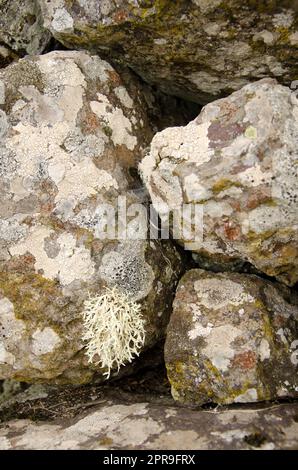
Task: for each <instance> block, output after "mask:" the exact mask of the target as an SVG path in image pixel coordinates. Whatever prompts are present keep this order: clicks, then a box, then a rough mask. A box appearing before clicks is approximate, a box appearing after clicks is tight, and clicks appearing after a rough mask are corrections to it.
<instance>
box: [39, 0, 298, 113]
mask: <svg viewBox="0 0 298 470" xmlns="http://www.w3.org/2000/svg"><path fill="white" fill-rule="evenodd" d="M39 1H40V4H41V8H42V11H43V15H44V21H45V23H44V24H45V26H46V27H47V28H49V30H50V31H51V32H52V34H53V35H54V36H55V37H56V38H57V39H58V40H59V41H61V42H62V43H63V44H64V45H65V46H67V47H68V48H70V49H73V48H75V49H76V48H79V49H82V48H83V49H84V48H87V49H89V50H91V51H92V52H95V51H96V52H97V53H98V54H99V55H100V56H103V55H105V54H106V55H107V57H113V58H114V59H115V60H117V61H118V62H121V63H125V64H128V65H129V66H130V67H131V68H132V69H133V70H134V71H135V72H137V73H138V74H139V75H140V76H141V77H142V78H143V79H144V80H145V81H147V82H149V83H151V84H155V85H157V86H158V87H159V88H160V89H161V90H163V91H165V92H166V93H170V94H174V95H177V96H182V97H184V98H187V99H190V100H192V101H197V102H199V103H203V104H204V103H206V102H208V101H210V100H212V99H215V98H218V97H221V96H223V95H226V94H229V93H231V92H232V91H234V90H237V89H239V88H241V87H242V86H244V85H245V84H247V83H248V82H250V81H253V80H257V79H260V78H263V77H265V76H272V77H276V78H278V79H279V80H280V81H281V82H282V83H284V84H287V85H289V84H290V82H291V81H292V80H295V77H296V78H297V73H298V69H297V63H298V49H297V44H298V31H297V11H298V2H297V0H276V1H275V0H273V1H264V0H262V1H259V0H256V1H255V0H241V1H240V0H175V1H172V0H138V1H136V0H117V1H113V0H105V1H100V2H99V1H97V0H71V1H69V0H67V1H66V0H52V1H51V2H48V1H47V0H39Z"/></svg>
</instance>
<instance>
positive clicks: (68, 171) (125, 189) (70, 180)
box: [0, 51, 181, 384]
mask: <svg viewBox="0 0 298 470" xmlns="http://www.w3.org/2000/svg"><path fill="white" fill-rule="evenodd" d="M128 82H129V85H128V86H127V87H126V86H124V82H123V81H122V79H121V77H120V76H119V75H118V73H117V72H116V71H115V70H114V69H113V68H112V67H111V66H110V65H109V64H108V63H107V62H105V61H103V60H101V59H100V58H98V57H96V56H91V55H89V54H87V53H85V52H70V51H59V52H58V51H56V52H51V53H49V54H45V55H41V56H34V57H27V58H25V59H21V60H19V61H18V62H17V63H14V64H11V65H10V66H8V67H7V68H6V69H2V70H1V71H0V103H1V105H0V140H1V144H0V200H1V205H0V215H1V219H0V378H13V379H15V380H19V381H25V382H28V381H32V382H34V381H48V382H52V383H73V384H78V383H83V382H89V381H91V380H92V379H93V378H95V376H96V377H97V378H96V380H102V379H103V372H107V371H105V370H103V369H102V368H101V365H100V363H99V364H96V361H94V362H91V363H88V358H87V356H86V354H85V353H86V350H85V346H86V342H85V341H83V337H85V338H86V337H87V336H88V334H89V336H90V331H91V330H88V331H85V329H86V328H87V327H88V325H87V326H86V324H85V323H83V317H82V312H83V311H84V310H85V304H86V301H87V299H88V300H89V301H90V299H91V302H93V304H92V305H93V306H95V307H94V308H95V310H96V309H98V310H97V313H98V315H99V321H101V322H102V323H103V321H105V324H108V323H109V322H108V320H107V318H106V317H105V315H102V316H101V317H100V314H101V313H103V312H106V313H107V314H109V315H114V314H115V312H117V308H118V307H119V309H120V311H121V312H122V311H125V312H124V313H125V315H126V314H127V311H126V310H128V316H126V317H125V318H126V324H127V322H128V323H129V328H131V329H132V335H133V325H134V323H133V322H134V316H133V312H134V311H136V312H137V313H138V315H141V317H142V322H145V326H144V329H145V343H144V344H142V345H141V344H139V349H138V351H139V352H140V351H141V350H143V349H146V348H148V347H150V346H152V345H154V344H155V343H156V342H157V341H158V339H160V338H161V337H162V336H163V335H164V331H165V326H166V324H167V321H168V316H169V313H170V310H171V302H172V293H173V291H174V286H175V283H176V280H177V277H178V276H179V273H180V269H181V264H180V256H179V255H178V253H177V251H176V249H175V248H174V247H173V245H172V244H171V242H169V241H165V242H159V241H156V240H155V241H154V240H152V241H149V240H148V239H147V238H146V235H145V236H144V237H143V236H142V235H144V234H143V232H142V230H144V231H146V225H145V227H144V223H145V222H146V218H145V215H144V213H145V214H146V207H145V204H146V198H145V196H144V194H143V191H142V188H141V187H140V183H139V182H138V180H137V178H136V176H135V174H136V173H137V171H136V165H137V162H138V160H139V159H140V156H141V154H142V152H143V149H144V147H146V146H147V145H148V143H149V141H150V139H151V137H152V130H151V128H150V125H149V124H148V120H147V116H146V105H145V103H144V99H143V96H142V93H141V91H140V90H139V88H138V86H137V82H135V81H134V78H133V76H130V80H128ZM142 204H143V205H142ZM126 209H127V210H126ZM138 211H140V214H139V216H138V217H137V215H138ZM126 215H127V223H126V222H125V217H126ZM116 216H117V217H118V220H116V219H115V218H116ZM115 220H116V221H115ZM116 222H118V225H116V229H119V230H117V231H115V232H113V230H112V231H110V230H111V229H113V227H114V224H116ZM142 223H143V225H142ZM107 227H108V229H109V231H107V230H106V228H107ZM138 235H139V236H138ZM140 235H141V236H140ZM107 287H108V288H110V289H111V290H112V294H111V295H112V300H113V301H115V298H116V297H117V295H118V294H117V292H118V293H119V295H120V297H119V296H118V297H117V298H116V301H115V302H116V304H117V299H118V298H119V299H120V300H119V302H120V304H121V305H119V304H117V305H116V307H115V308H116V309H115V310H113V309H112V311H111V309H110V310H109V304H108V303H104V300H103V299H102V298H101V299H100V298H99V297H100V296H102V295H104V294H105V293H106V292H107V291H106V288H107ZM115 289H116V293H115ZM109 292H110V291H109ZM116 294H117V295H116ZM121 296H122V297H121ZM123 296H127V297H129V299H128V303H127V304H125V302H126V300H125V298H124V297H123ZM123 299H124V300H123ZM121 302H122V303H121ZM123 302H124V304H125V308H124V310H123V309H122V307H123ZM132 303H133V304H132ZM88 305H89V307H90V303H89V304H88ZM131 305H132V308H130V307H131ZM139 305H141V311H140V309H139ZM89 307H88V308H89ZM99 307H100V308H99ZM121 309H122V310H121ZM125 309H126V310H125ZM89 312H90V309H89ZM91 313H92V312H91ZM95 313H96V312H95ZM129 315H131V317H129ZM109 318H110V317H109ZM121 318H122V317H121ZM123 318H124V317H123ZM89 320H90V318H89ZM142 322H139V326H140V325H141V326H142V324H143V323H142ZM121 325H122V324H121ZM121 325H120V329H121ZM110 326H111V331H112V328H114V331H115V329H116V328H117V325H116V326H115V324H113V325H112V323H111V324H110ZM95 327H96V325H95ZM95 327H94V325H93V327H92V328H93V329H92V331H93V332H94V334H95V333H96V331H95V330H96V328H95ZM90 328H91V326H90ZM125 331H128V330H125ZM106 338H107V341H109V342H110V344H111V343H112V338H109V337H107V336H106ZM141 338H143V336H141ZM89 339H90V338H89ZM91 339H92V338H91ZM115 341H116V342H117V337H116V338H115ZM141 342H142V341H141ZM104 344H105V343H104ZM114 344H116V343H115V342H114ZM117 344H118V343H117ZM101 345H102V343H101V342H100V340H98V349H100V347H101ZM141 346H142V347H141ZM104 353H105V354H106V355H107V354H108V353H109V351H106V350H105V351H104ZM128 356H129V355H127V354H126V357H128ZM91 359H92V357H91ZM99 359H100V358H99ZM97 362H98V361H97ZM117 364H118V363H117ZM118 365H119V364H118ZM123 369H124V370H125V367H123ZM109 372H110V371H108V373H109ZM115 374H117V370H115V371H114V372H113V373H112V375H115Z"/></svg>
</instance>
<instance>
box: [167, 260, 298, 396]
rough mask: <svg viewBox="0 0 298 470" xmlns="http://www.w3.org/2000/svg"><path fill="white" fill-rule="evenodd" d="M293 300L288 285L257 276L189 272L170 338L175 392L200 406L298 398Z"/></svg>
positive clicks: (297, 317) (297, 323)
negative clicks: (204, 404)
mask: <svg viewBox="0 0 298 470" xmlns="http://www.w3.org/2000/svg"><path fill="white" fill-rule="evenodd" d="M296 300H297V299H296ZM292 301H294V299H293V298H292V297H291V296H290V292H289V290H288V288H286V287H284V286H281V285H278V284H273V283H271V282H269V281H265V280H263V279H261V278H259V277H257V276H254V275H245V274H238V273H218V274H215V273H210V272H207V271H203V270H200V269H194V270H191V271H189V272H187V273H186V274H185V275H184V276H183V277H182V279H181V281H180V283H179V286H178V289H177V293H176V297H175V301H174V307H173V314H172V316H171V320H170V323H169V326H168V331H167V338H166V344H165V361H166V366H167V372H168V377H169V380H170V382H171V386H172V395H173V397H174V398H175V399H176V400H178V401H181V402H183V403H188V404H195V405H202V404H203V403H207V402H214V403H221V404H227V403H246V402H256V401H263V400H272V399H276V398H282V397H295V396H296V397H297V396H298V375H297V368H298V334H297V327H298V303H297V302H295V304H292V303H290V302H292Z"/></svg>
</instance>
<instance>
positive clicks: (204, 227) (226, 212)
mask: <svg viewBox="0 0 298 470" xmlns="http://www.w3.org/2000/svg"><path fill="white" fill-rule="evenodd" d="M297 139H298V100H297V97H296V95H295V94H294V93H292V92H291V90H290V89H289V88H287V87H283V86H281V85H279V84H278V83H277V82H276V81H275V80H273V79H263V80H260V81H258V82H255V83H252V84H250V85H247V86H245V87H244V88H242V89H241V90H239V91H237V92H235V93H233V94H232V95H230V96H229V97H227V98H224V99H222V100H218V101H214V102H212V103H209V104H208V105H207V106H205V107H204V108H203V110H202V112H201V113H200V115H199V116H198V117H197V118H196V119H195V120H193V121H192V122H190V123H189V124H188V125H187V126H185V127H172V128H168V129H165V130H164V131H163V132H161V133H158V134H156V135H155V137H154V139H153V141H152V143H151V151H150V153H149V154H148V155H147V156H146V157H145V158H144V160H143V161H142V163H141V171H142V174H143V179H144V181H145V183H146V185H147V188H148V190H149V192H150V195H151V198H152V201H153V204H154V206H155V208H156V209H157V211H158V212H159V213H160V215H161V217H167V214H168V210H170V211H173V212H174V213H175V212H177V213H178V214H179V211H180V213H181V208H182V205H183V204H189V206H195V207H196V209H198V210H199V211H200V212H199V216H200V217H199V219H198V222H199V223H197V224H196V226H195V227H192V233H191V234H190V233H189V232H187V231H186V232H185V231H184V232H180V234H179V233H178V238H180V242H181V243H182V244H183V245H184V246H185V247H186V248H188V249H191V250H193V251H195V252H197V253H199V255H200V256H201V257H207V258H210V259H211V260H212V259H214V261H215V262H216V263H221V264H222V265H223V266H224V265H225V263H231V262H232V263H233V262H236V263H238V262H239V261H240V262H247V261H248V262H250V263H252V264H253V265H254V266H255V267H256V268H257V269H258V270H260V271H262V272H264V273H266V274H267V275H269V276H275V277H277V278H278V279H279V280H280V281H282V282H284V283H286V284H288V285H293V284H295V282H296V281H297V280H298V269H297V266H298V263H297V257H298V243H297V241H298V232H297V222H298V218H297V214H298V205H297V200H298V177H297V176H298V175H297V165H296V158H297ZM176 233H177V232H176ZM174 236H175V237H177V236H176V235H175V234H174ZM189 242H191V243H189Z"/></svg>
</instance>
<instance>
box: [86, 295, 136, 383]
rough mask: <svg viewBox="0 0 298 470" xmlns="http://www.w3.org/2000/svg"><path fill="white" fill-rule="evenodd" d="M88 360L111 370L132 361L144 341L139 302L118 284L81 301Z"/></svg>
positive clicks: (106, 374) (108, 373)
mask: <svg viewBox="0 0 298 470" xmlns="http://www.w3.org/2000/svg"><path fill="white" fill-rule="evenodd" d="M82 315H83V320H84V329H85V334H84V336H83V340H84V341H86V355H87V356H88V359H89V362H90V363H94V364H96V365H97V364H100V365H101V367H102V368H103V369H107V371H106V372H105V373H104V375H105V376H106V377H107V378H109V377H110V374H111V370H112V369H114V368H117V369H118V372H119V369H120V366H122V365H125V364H126V363H128V362H131V361H132V360H133V358H134V357H135V356H138V355H139V353H140V350H141V348H142V346H143V345H144V342H145V320H144V318H143V317H142V315H141V305H140V304H138V303H136V302H134V301H133V300H131V298H130V296H129V295H127V294H126V293H124V292H122V291H120V290H119V288H117V287H113V288H109V287H106V288H105V290H104V292H103V293H102V294H99V295H95V296H91V295H89V298H88V299H87V300H86V301H85V303H84V311H83V313H82Z"/></svg>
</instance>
